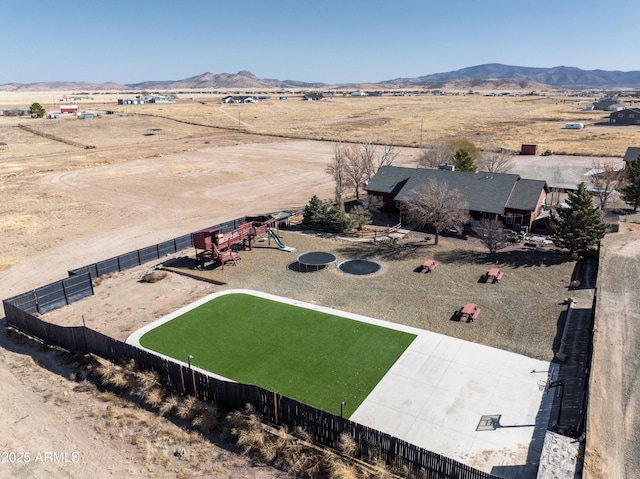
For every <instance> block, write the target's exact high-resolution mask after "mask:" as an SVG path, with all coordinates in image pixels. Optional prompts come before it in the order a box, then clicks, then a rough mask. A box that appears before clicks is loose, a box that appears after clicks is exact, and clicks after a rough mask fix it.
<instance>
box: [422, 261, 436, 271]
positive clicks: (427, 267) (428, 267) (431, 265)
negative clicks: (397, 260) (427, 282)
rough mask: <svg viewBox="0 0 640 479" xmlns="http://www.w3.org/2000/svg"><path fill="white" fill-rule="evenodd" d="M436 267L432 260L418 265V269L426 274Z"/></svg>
mask: <svg viewBox="0 0 640 479" xmlns="http://www.w3.org/2000/svg"><path fill="white" fill-rule="evenodd" d="M437 267H438V263H436V262H435V261H433V260H432V259H428V260H427V261H425V262H424V263H422V264H421V265H420V269H422V270H423V271H426V272H427V273H428V272H429V271H433V270H434V269H436V268H437Z"/></svg>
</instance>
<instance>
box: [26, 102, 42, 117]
mask: <svg viewBox="0 0 640 479" xmlns="http://www.w3.org/2000/svg"><path fill="white" fill-rule="evenodd" d="M29 113H31V117H32V118H44V114H45V109H44V107H43V106H42V105H41V104H40V103H37V102H36V103H33V104H32V105H31V106H30V107H29Z"/></svg>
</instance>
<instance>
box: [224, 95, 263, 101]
mask: <svg viewBox="0 0 640 479" xmlns="http://www.w3.org/2000/svg"><path fill="white" fill-rule="evenodd" d="M220 102H221V103H258V99H257V98H256V97H255V96H247V95H244V96H243V95H229V96H225V97H224V98H223V99H222V100H220Z"/></svg>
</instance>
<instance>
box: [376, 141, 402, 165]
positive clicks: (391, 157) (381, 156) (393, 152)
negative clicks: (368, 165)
mask: <svg viewBox="0 0 640 479" xmlns="http://www.w3.org/2000/svg"><path fill="white" fill-rule="evenodd" d="M399 154H400V151H399V150H398V149H397V148H396V147H395V146H393V145H392V144H386V145H383V146H382V150H381V151H380V153H378V155H377V159H378V165H377V166H378V168H377V169H378V170H379V169H380V168H382V167H383V166H391V165H393V162H394V161H396V158H397V157H398V155H399Z"/></svg>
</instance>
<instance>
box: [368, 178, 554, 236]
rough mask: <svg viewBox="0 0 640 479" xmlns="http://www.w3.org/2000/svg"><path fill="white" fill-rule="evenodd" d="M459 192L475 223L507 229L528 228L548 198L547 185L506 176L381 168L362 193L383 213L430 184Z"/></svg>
mask: <svg viewBox="0 0 640 479" xmlns="http://www.w3.org/2000/svg"><path fill="white" fill-rule="evenodd" d="M433 180H435V181H438V182H445V183H446V184H447V185H448V187H449V188H452V189H456V190H458V191H460V193H461V194H462V196H463V198H464V200H465V202H466V208H467V209H468V210H469V213H470V215H471V216H472V217H473V218H474V219H482V218H497V219H500V220H502V221H503V222H504V223H505V224H506V225H509V226H513V227H515V226H516V225H520V226H528V227H531V226H532V225H533V222H534V221H535V219H536V218H537V217H538V215H539V214H540V212H541V208H542V205H543V204H544V202H545V199H546V196H547V191H548V188H547V183H546V182H545V181H542V180H529V179H524V178H521V177H520V176H519V175H515V174H507V173H489V172H478V173H469V172H462V171H448V170H432V169H427V168H404V167H397V166H383V167H382V168H380V170H378V172H377V173H376V174H375V175H374V176H373V177H372V178H371V180H370V181H369V183H368V184H367V186H366V187H365V190H366V191H367V194H369V195H375V196H379V197H381V198H382V200H383V207H382V209H383V210H384V211H388V212H399V213H401V212H402V205H403V204H404V203H406V202H408V201H410V199H411V195H412V193H413V191H414V190H415V189H416V188H418V187H420V186H421V185H424V184H426V183H428V182H429V181H433Z"/></svg>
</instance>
